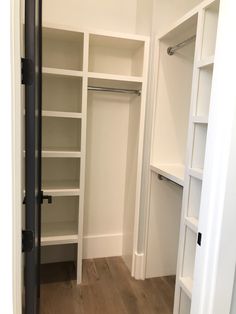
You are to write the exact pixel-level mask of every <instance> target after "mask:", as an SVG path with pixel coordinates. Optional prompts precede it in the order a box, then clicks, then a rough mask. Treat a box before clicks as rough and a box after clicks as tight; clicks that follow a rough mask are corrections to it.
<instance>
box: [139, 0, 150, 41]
mask: <svg viewBox="0 0 236 314" xmlns="http://www.w3.org/2000/svg"><path fill="white" fill-rule="evenodd" d="M153 3H154V1H153V0H137V14H136V32H137V33H138V34H143V35H150V33H151V30H152V15H153Z"/></svg>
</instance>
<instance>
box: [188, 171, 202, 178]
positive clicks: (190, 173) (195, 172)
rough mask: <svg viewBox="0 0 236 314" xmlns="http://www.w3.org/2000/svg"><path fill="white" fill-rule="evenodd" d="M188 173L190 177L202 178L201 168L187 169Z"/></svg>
mask: <svg viewBox="0 0 236 314" xmlns="http://www.w3.org/2000/svg"><path fill="white" fill-rule="evenodd" d="M189 175H190V176H191V177H194V178H196V179H199V180H202V175H203V170H202V169H195V168H190V169H189Z"/></svg>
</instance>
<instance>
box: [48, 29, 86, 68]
mask: <svg viewBox="0 0 236 314" xmlns="http://www.w3.org/2000/svg"><path fill="white" fill-rule="evenodd" d="M83 48H84V34H83V33H80V32H73V31H67V30H62V29H55V28H48V27H43V66H45V67H51V68H58V69H59V68H61V69H67V70H76V71H82V70H83Z"/></svg>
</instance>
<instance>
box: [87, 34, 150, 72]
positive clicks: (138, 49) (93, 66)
mask: <svg viewBox="0 0 236 314" xmlns="http://www.w3.org/2000/svg"><path fill="white" fill-rule="evenodd" d="M144 48H145V41H142V40H135V39H127V38H118V37H112V36H104V35H98V34H90V35H89V64H88V71H89V72H95V73H107V74H113V75H115V76H116V75H118V76H119V75H120V76H131V77H132V76H134V77H142V76H143V67H144V64H143V63H144V50H145V49H144Z"/></svg>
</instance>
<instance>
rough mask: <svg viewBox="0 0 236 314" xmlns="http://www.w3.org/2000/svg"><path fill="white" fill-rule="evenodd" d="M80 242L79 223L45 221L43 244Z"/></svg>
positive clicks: (43, 225)
mask: <svg viewBox="0 0 236 314" xmlns="http://www.w3.org/2000/svg"><path fill="white" fill-rule="evenodd" d="M71 243H78V224H77V223H75V222H56V223H43V224H42V236H41V245H42V246H48V245H60V244H71Z"/></svg>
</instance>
